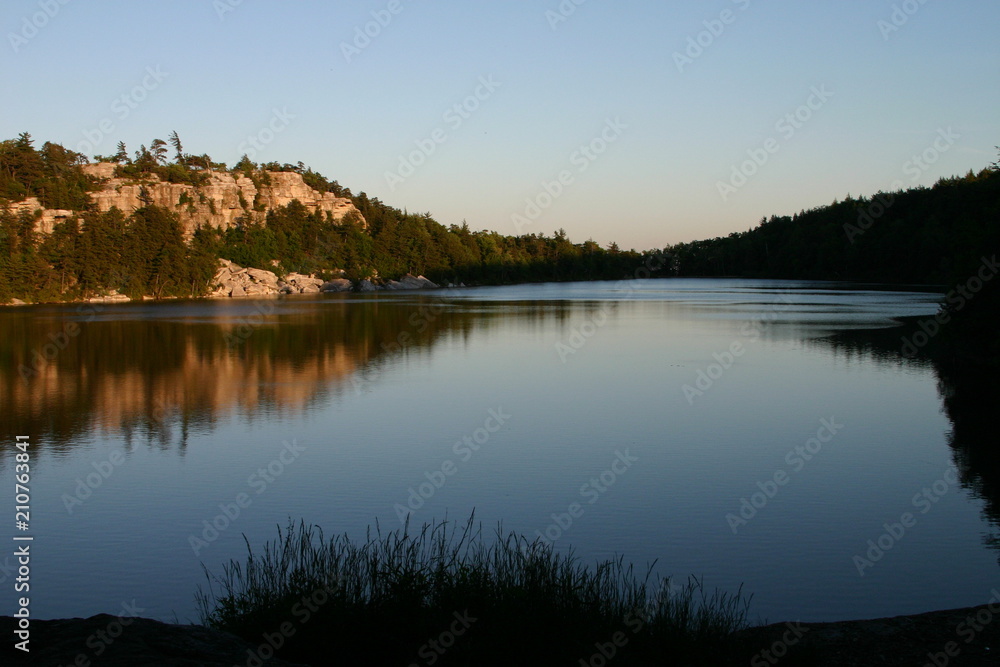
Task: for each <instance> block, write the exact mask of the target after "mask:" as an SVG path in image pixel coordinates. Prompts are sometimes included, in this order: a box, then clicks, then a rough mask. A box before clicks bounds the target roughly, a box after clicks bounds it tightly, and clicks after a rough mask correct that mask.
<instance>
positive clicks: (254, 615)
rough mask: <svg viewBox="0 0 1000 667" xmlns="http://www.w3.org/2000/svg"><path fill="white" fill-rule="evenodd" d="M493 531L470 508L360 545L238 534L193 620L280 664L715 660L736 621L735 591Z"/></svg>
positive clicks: (740, 620) (298, 530) (318, 537)
mask: <svg viewBox="0 0 1000 667" xmlns="http://www.w3.org/2000/svg"><path fill="white" fill-rule="evenodd" d="M493 537H494V539H491V540H489V541H487V540H485V539H484V536H483V533H482V527H481V525H478V526H477V525H476V524H475V522H474V520H473V518H472V517H470V519H469V520H468V521H467V522H466V523H465V524H464V525H462V524H459V525H456V524H454V523H452V522H448V521H443V522H439V523H434V524H425V525H423V526H422V527H421V528H420V529H419V531H417V532H415V533H411V532H410V531H409V526H407V527H406V528H404V529H400V530H396V531H392V532H389V533H385V534H383V533H382V531H381V529H380V528H379V527H378V525H376V529H375V532H374V534H373V533H372V532H371V529H369V531H368V534H367V539H366V541H365V542H364V543H362V544H356V543H354V542H351V541H350V540H349V539H348V538H347V536H346V535H342V536H338V537H334V538H332V539H330V540H326V539H325V538H324V536H323V532H322V530H321V529H320V528H318V527H316V526H310V525H306V524H305V523H304V522H301V523H299V524H298V525H295V524H294V523H291V522H290V523H289V526H288V528H287V529H286V530H284V531H282V530H281V529H280V528H279V530H278V539H277V540H276V541H274V542H269V543H267V544H266V545H265V546H264V547H263V549H262V551H261V553H260V555H255V554H254V553H253V550H252V549H251V547H250V545H249V542H248V543H247V550H248V555H247V559H246V561H245V562H243V563H241V562H237V561H231V562H230V563H229V564H228V565H226V566H225V567H224V568H223V572H222V575H221V576H213V575H211V574H210V573H209V572H208V571H207V570H206V576H207V577H208V590H207V592H206V591H204V590H201V589H199V591H198V596H197V597H198V603H199V608H200V610H201V616H202V622H203V623H205V624H206V625H209V626H212V627H215V628H218V629H221V630H226V631H229V632H232V633H234V634H236V635H239V636H241V637H243V638H244V639H247V640H248V641H250V642H251V643H252V644H254V645H264V646H275V645H280V650H278V651H277V652H276V653H277V655H279V656H280V657H283V658H285V659H288V660H296V661H301V662H307V663H310V664H313V665H338V664H345V665H346V664H359V665H360V664H364V665H401V666H408V665H413V664H417V665H431V664H434V665H573V666H574V667H576V666H577V665H580V664H584V665H589V664H594V665H601V664H604V662H608V663H610V662H612V661H613V663H614V664H615V665H652V664H720V663H721V662H722V661H723V657H724V654H725V653H726V651H727V650H728V648H729V647H728V645H727V641H726V638H727V636H728V635H730V634H731V633H732V632H734V631H737V630H740V629H743V628H745V627H746V626H747V613H748V605H749V601H750V599H749V598H748V597H744V596H743V595H742V594H741V591H737V592H736V593H735V594H728V593H723V592H718V591H715V592H712V593H708V592H706V591H705V590H704V588H703V586H702V582H701V581H699V580H697V579H695V578H691V579H689V580H688V581H687V582H686V583H685V584H684V585H682V586H678V585H673V586H671V585H670V581H669V580H661V581H658V582H657V584H656V585H654V584H652V583H651V582H650V571H649V570H647V572H646V574H645V576H644V577H642V578H640V577H639V576H637V575H636V573H635V572H634V569H633V566H632V565H628V564H626V563H624V562H623V560H622V559H620V558H619V559H617V560H608V561H604V562H600V563H597V564H596V565H595V566H593V567H587V566H585V565H584V564H582V563H581V562H580V561H579V560H578V559H577V558H576V557H574V556H573V555H572V554H569V555H560V554H558V553H556V552H555V551H554V550H553V549H552V547H551V546H550V545H547V544H544V543H542V542H540V541H529V540H528V538H526V537H524V536H523V535H518V534H516V533H508V534H504V533H503V531H502V528H500V527H498V528H497V530H496V532H495V534H494V535H493ZM651 569H652V566H650V570H651ZM260 653H262V654H263V655H264V657H267V655H268V654H269V651H268V650H267V648H265V649H264V650H263V651H260ZM602 653H603V654H604V656H602V655H601V654H602ZM609 654H612V655H613V657H612V655H609ZM595 656H596V657H595ZM251 657H252V656H248V660H249V659H250V658H251ZM592 657H593V658H594V659H593V660H592ZM581 660H582V663H581ZM249 664H257V663H255V662H253V661H250V663H249Z"/></svg>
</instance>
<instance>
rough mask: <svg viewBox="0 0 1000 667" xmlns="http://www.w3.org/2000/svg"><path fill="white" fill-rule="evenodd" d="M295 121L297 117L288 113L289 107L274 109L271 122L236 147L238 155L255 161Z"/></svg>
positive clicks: (249, 135)
mask: <svg viewBox="0 0 1000 667" xmlns="http://www.w3.org/2000/svg"><path fill="white" fill-rule="evenodd" d="M293 120H295V115H294V114H291V113H289V112H288V107H282V108H281V109H278V108H274V109H272V110H271V118H270V120H268V121H267V123H266V124H265V125H264V127H262V128H260V129H259V130H258V131H257V132H256V134H248V135H247V138H246V140H245V141H243V142H242V143H240V145H239V146H237V147H236V153H237V154H238V155H246V156H247V157H248V158H249V159H250V160H253V159H255V158H256V157H257V155H258V154H260V152H261V151H262V150H264V149H265V148H266V147H267V146H268V145H269V144H271V143H272V142H273V141H274V139H275V137H277V136H278V135H279V134H281V133H282V132H284V131H285V130H286V129H288V126H289V125H291V123H292V121H293Z"/></svg>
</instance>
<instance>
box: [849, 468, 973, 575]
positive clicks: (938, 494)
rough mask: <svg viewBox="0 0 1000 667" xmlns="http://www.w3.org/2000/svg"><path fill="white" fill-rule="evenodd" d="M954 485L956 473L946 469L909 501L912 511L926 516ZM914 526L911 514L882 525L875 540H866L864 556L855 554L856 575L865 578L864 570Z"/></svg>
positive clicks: (877, 560) (889, 549) (914, 521)
mask: <svg viewBox="0 0 1000 667" xmlns="http://www.w3.org/2000/svg"><path fill="white" fill-rule="evenodd" d="M956 485H958V471H957V470H956V469H955V468H954V467H951V468H948V469H946V470H945V471H944V474H943V475H942V476H941V478H940V479H937V480H935V481H934V482H933V483H932V484H930V485H929V486H925V487H924V488H923V489H921V490H920V492H919V493H917V494H915V495H914V496H913V498H912V499H911V500H910V504H911V505H913V507H914V509H917V510H919V513H920V514H921V515H923V514H927V513H928V512H930V511H931V509H932V508H933V507H934V505H935V504H937V503H938V502H939V501H940V500H941V498H943V497H944V496H945V495H946V494H947V493H948V491H950V490H951V488H952V487H954V486H956ZM916 525H917V515H915V514H913V513H912V512H903V513H902V514H901V515H900V516H899V521H897V522H895V523H889V522H886V523H883V524H882V527H883V528H884V529H885V530H884V531H883V532H882V534H881V535H879V536H878V537H876V538H875V539H873V540H868V549H867V550H866V551H865V552H864V555H861V554H857V555H855V556H854V558H853V559H852V562H853V563H854V567H856V568H857V570H858V575H859V576H862V577H863V576H865V570H868V569H871V568H873V567H875V564H876V563H878V562H879V561H880V560H882V559H883V558H884V557H885V555H886V553H888V552H889V551H891V550H892V548H893V547H894V546H896V545H897V544H899V542H900V540H902V539H903V537H905V536H906V533H907V532H908V531H909V530H911V529H912V528H913V527H914V526H916Z"/></svg>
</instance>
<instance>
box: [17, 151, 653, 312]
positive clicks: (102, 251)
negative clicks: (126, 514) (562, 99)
mask: <svg viewBox="0 0 1000 667" xmlns="http://www.w3.org/2000/svg"><path fill="white" fill-rule="evenodd" d="M169 146H172V147H173V149H174V152H175V154H176V155H175V156H174V158H173V159H172V160H171V159H169V157H168V153H169V151H168V147H169ZM96 159H97V160H99V161H102V162H108V163H114V164H116V168H115V173H116V176H117V177H120V178H126V179H131V180H134V181H135V182H136V183H143V182H149V179H153V177H155V179H153V180H160V181H165V182H170V183H182V184H186V185H190V186H194V187H198V186H199V185H201V184H203V183H204V181H205V178H206V174H207V173H208V171H209V170H215V171H220V170H221V171H224V170H226V165H225V164H221V163H217V162H214V161H213V160H212V159H211V157H209V156H208V155H197V156H196V155H190V154H187V153H185V152H184V149H183V146H182V144H181V141H180V138H179V137H178V136H177V134H176V133H173V134H172V135H171V136H170V138H169V143H168V142H166V141H163V140H162V139H154V140H153V141H152V142H151V143H150V145H149V147H148V148H147V147H146V146H145V145H143V146H141V147H140V148H139V150H137V151H135V152H134V154H133V156H130V155H129V153H128V151H127V150H126V147H125V145H124V144H121V143H119V145H118V149H117V152H116V153H115V154H114V155H112V156H97V158H96ZM86 162H87V158H86V157H85V156H83V155H80V154H77V153H74V152H72V151H68V150H66V149H64V148H63V147H62V146H59V145H56V144H51V143H46V144H44V146H43V147H42V149H41V150H37V149H35V147H34V142H33V140H32V139H31V136H30V135H29V134H27V133H24V134H21V135H20V136H19V137H18V138H17V139H15V140H10V141H3V142H0V303H3V302H6V301H10V300H11V299H14V298H17V299H21V300H24V301H29V302H34V301H60V300H72V299H80V298H87V297H91V296H95V295H99V294H103V293H108V292H110V291H112V290H116V291H118V292H120V293H122V294H127V295H129V296H132V297H139V296H143V295H150V296H153V297H157V298H160V297H170V296H197V295H201V294H203V293H205V291H206V289H207V287H208V283H209V281H210V280H211V278H212V276H213V274H214V273H215V269H216V268H217V259H218V258H223V259H228V260H231V261H234V262H236V263H238V264H241V265H244V266H251V267H260V268H268V269H270V268H272V267H276V270H281V271H284V272H293V271H294V272H299V273H306V274H316V275H319V276H321V277H332V276H333V275H334V274H335V272H337V275H339V272H340V271H343V272H344V273H345V274H346V276H347V277H349V278H352V279H354V280H360V279H362V278H374V279H376V280H378V279H394V278H398V277H400V276H402V275H403V274H406V273H413V274H424V275H426V276H427V277H429V278H431V279H432V280H435V281H439V282H455V283H458V282H465V283H505V282H527V281H549V280H553V281H556V280H590V279H599V278H614V279H618V278H622V277H625V276H627V275H632V274H634V272H635V271H636V270H637V269H639V268H640V267H642V266H644V264H646V260H647V259H648V257H647V256H646V255H643V254H640V253H637V252H635V251H627V252H623V251H620V250H618V248H617V246H615V245H612V246H611V247H610V248H607V249H605V248H602V247H600V246H599V245H598V244H596V243H595V242H593V241H587V242H584V243H579V244H577V243H572V242H571V241H570V240H569V239H568V238H567V237H566V234H565V233H564V232H562V231H559V232H556V233H554V234H553V235H552V236H547V235H544V234H529V235H524V236H504V235H501V234H498V233H496V232H490V231H472V230H471V229H470V228H469V226H468V225H467V224H463V225H461V226H457V225H451V226H450V227H445V226H443V225H441V224H440V223H438V222H436V221H435V220H434V219H433V218H432V217H431V215H430V214H429V213H424V214H413V213H407V212H405V211H402V210H400V209H398V208H394V207H392V206H389V205H387V204H384V203H382V202H381V201H379V200H378V199H375V198H369V197H368V196H367V195H366V194H365V193H364V192H361V193H360V194H358V195H353V194H352V193H351V191H350V190H349V189H347V188H344V187H342V186H341V185H340V184H339V183H337V182H336V181H329V180H327V179H326V178H325V177H324V176H322V175H320V174H318V173H316V172H314V171H312V170H311V169H309V168H308V167H306V166H305V165H303V164H302V163H299V164H297V165H290V164H280V165H279V164H277V163H268V164H263V165H258V164H255V163H253V162H252V161H250V160H249V159H248V158H247V157H246V156H244V157H243V159H241V160H240V161H239V163H238V164H237V165H236V166H235V167H233V168H232V169H230V170H229V171H231V172H233V173H234V175H235V174H237V173H239V174H242V175H245V176H247V177H248V178H250V179H252V180H254V182H255V183H264V182H267V181H268V179H269V178H270V176H269V174H270V173H273V172H281V171H294V172H297V173H299V174H301V175H302V178H303V180H304V181H305V182H306V183H307V184H308V185H309V186H310V187H312V188H314V189H317V190H319V191H321V192H331V193H333V194H334V195H336V196H338V197H346V198H350V199H351V200H352V201H353V202H354V204H355V206H356V207H357V209H358V210H359V211H360V212H361V214H362V215H363V216H364V218H365V220H366V221H367V223H368V225H367V229H363V228H362V227H361V226H359V225H357V224H354V222H355V220H353V219H351V218H350V217H348V218H346V219H343V220H339V221H334V220H333V219H331V218H330V217H329V216H324V215H322V214H320V213H317V212H310V211H309V210H307V209H306V207H305V206H303V205H301V204H300V203H299V202H297V201H292V202H291V203H290V204H288V205H287V206H283V207H278V208H273V209H271V210H267V211H266V215H265V216H263V220H261V219H260V218H261V216H259V215H258V216H255V215H251V214H249V211H250V203H249V202H246V206H245V208H246V210H247V212H248V213H247V215H245V216H243V217H242V218H240V219H239V220H238V221H237V224H235V225H234V226H231V227H229V228H227V229H218V228H215V227H210V226H208V225H203V226H200V227H199V228H197V229H196V230H195V231H194V232H193V233H191V234H185V233H184V230H183V228H182V226H181V225H180V224H179V221H178V217H177V214H176V213H175V212H173V211H171V210H168V209H166V208H162V207H157V206H153V205H152V204H151V203H150V202H149V201H148V200H144V204H145V205H144V206H142V207H140V208H137V209H136V210H133V211H119V210H117V209H112V210H110V211H107V212H100V211H97V210H96V209H95V208H94V207H93V205H92V204H91V203H90V197H89V194H88V193H89V192H90V191H93V190H96V189H99V188H100V187H101V183H99V182H97V181H96V180H95V179H93V178H91V177H90V176H88V175H87V174H85V173H84V172H83V170H82V169H81V165H83V164H85V163H86ZM26 197H36V198H37V199H38V200H39V203H40V206H41V207H44V208H50V209H51V208H60V209H67V210H70V211H73V212H75V213H76V214H75V215H71V216H69V217H67V218H66V219H65V220H63V221H61V222H59V223H57V224H56V225H55V226H54V229H53V230H52V233H51V234H40V233H37V232H36V224H35V223H36V221H37V220H38V217H39V215H41V211H40V210H36V211H32V210H27V209H25V210H17V209H16V208H14V207H9V206H7V204H10V203H16V202H20V201H23V200H24V199H25V198H26ZM253 206H254V208H253V211H254V212H256V213H260V212H263V209H261V208H258V206H257V204H256V203H254V205H253ZM655 265H656V266H661V265H663V263H662V262H659V263H656V264H655Z"/></svg>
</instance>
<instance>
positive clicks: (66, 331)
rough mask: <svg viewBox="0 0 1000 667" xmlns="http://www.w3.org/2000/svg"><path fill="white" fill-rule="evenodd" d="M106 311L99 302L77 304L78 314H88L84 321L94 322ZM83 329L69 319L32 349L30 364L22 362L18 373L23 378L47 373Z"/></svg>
mask: <svg viewBox="0 0 1000 667" xmlns="http://www.w3.org/2000/svg"><path fill="white" fill-rule="evenodd" d="M103 311H104V306H101V305H99V304H85V305H82V306H77V308H76V313H77V314H78V315H86V316H87V317H86V319H85V320H84V322H93V321H94V320H95V319H97V316H98V315H99V314H100V313H102V312H103ZM82 331H83V329H82V328H81V327H80V324H79V323H78V322H76V321H73V320H71V321H69V322H66V323H65V324H63V326H62V329H61V330H60V331H57V332H55V333H50V334H49V335H48V336H46V338H48V340H47V341H46V342H45V343H44V344H43V345H42V346H41V347H39V348H37V349H35V350H32V351H31V355H30V359H29V363H28V365H25V364H20V365H19V366H18V368H17V374H18V376H20V378H21V379H22V380H31V379H34V378H37V377H39V376H40V375H41V374H43V373H45V371H46V369H47V368H48V366H49V364H51V363H53V362H55V360H56V359H57V358H58V357H59V355H60V354H62V352H63V351H64V350H65V349H66V348H68V347H69V346H70V343H72V342H73V340H74V339H76V337H77V336H79V335H80V333H81V332H82Z"/></svg>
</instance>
